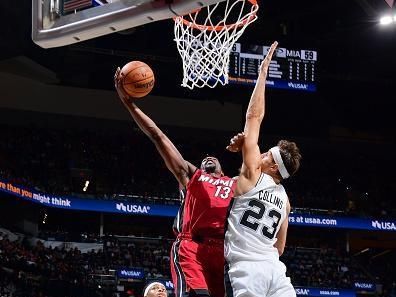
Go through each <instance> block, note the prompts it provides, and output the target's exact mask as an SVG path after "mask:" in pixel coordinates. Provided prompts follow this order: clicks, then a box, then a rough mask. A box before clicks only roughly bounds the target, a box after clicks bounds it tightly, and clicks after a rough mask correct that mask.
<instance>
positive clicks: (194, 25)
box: [173, 0, 257, 31]
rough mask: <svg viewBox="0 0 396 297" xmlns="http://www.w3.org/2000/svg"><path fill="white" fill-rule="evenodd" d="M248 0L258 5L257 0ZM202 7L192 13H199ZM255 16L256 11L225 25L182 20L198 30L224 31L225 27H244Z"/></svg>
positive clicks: (228, 28) (253, 4)
mask: <svg viewBox="0 0 396 297" xmlns="http://www.w3.org/2000/svg"><path fill="white" fill-rule="evenodd" d="M248 2H249V3H250V4H252V6H256V5H257V0H248ZM201 9H202V8H198V9H197V10H194V11H192V12H190V14H192V13H198V12H200V11H201ZM255 16H256V12H255V13H253V14H252V15H251V16H249V17H248V18H247V19H246V20H243V21H242V22H239V23H234V24H229V25H223V26H205V25H198V24H194V23H192V22H189V21H187V20H185V19H184V18H183V19H182V22H183V24H184V25H186V26H187V27H193V28H194V29H197V30H200V31H204V30H208V31H222V30H223V29H224V28H226V29H227V30H230V29H234V28H235V27H242V26H244V25H245V24H246V23H249V22H250V21H251V20H252V19H253V18H254V17H255ZM173 20H176V17H174V18H173Z"/></svg>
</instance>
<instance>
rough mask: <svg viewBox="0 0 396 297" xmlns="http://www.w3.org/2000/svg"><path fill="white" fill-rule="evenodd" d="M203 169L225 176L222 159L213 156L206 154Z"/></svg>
mask: <svg viewBox="0 0 396 297" xmlns="http://www.w3.org/2000/svg"><path fill="white" fill-rule="evenodd" d="M201 169H202V170H203V171H205V172H206V173H208V174H214V175H219V176H223V175H224V174H223V170H222V169H221V164H220V161H219V160H218V159H217V158H216V157H213V156H206V157H205V158H204V159H203V160H202V162H201Z"/></svg>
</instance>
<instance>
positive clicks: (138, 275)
mask: <svg viewBox="0 0 396 297" xmlns="http://www.w3.org/2000/svg"><path fill="white" fill-rule="evenodd" d="M117 276H118V278H123V279H144V277H145V274H144V270H143V269H141V268H122V269H118V270H117Z"/></svg>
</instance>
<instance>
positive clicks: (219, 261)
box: [114, 69, 236, 297]
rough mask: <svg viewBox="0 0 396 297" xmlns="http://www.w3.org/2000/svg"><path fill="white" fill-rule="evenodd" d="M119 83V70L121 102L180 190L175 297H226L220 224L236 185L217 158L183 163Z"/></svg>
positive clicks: (174, 255)
mask: <svg viewBox="0 0 396 297" xmlns="http://www.w3.org/2000/svg"><path fill="white" fill-rule="evenodd" d="M122 79H123V77H122V75H121V74H120V70H119V69H117V72H116V74H115V77H114V81H115V87H116V90H117V92H118V95H119V97H120V99H121V101H122V102H123V104H124V105H125V107H126V108H127V109H128V111H129V113H130V114H131V116H132V118H133V119H134V120H135V122H136V124H137V125H138V126H139V127H140V129H141V130H142V131H143V132H144V133H145V134H146V135H147V136H148V137H149V138H150V140H151V141H152V142H153V143H154V144H155V146H156V148H157V150H158V152H159V153H160V155H161V157H162V158H163V159H164V161H165V164H166V166H167V168H168V169H169V170H170V171H171V172H172V173H173V175H174V176H175V178H176V179H177V180H178V182H179V184H180V185H181V188H182V189H183V190H184V192H183V194H184V196H185V199H184V202H183V203H184V207H183V208H182V209H181V212H180V213H179V214H180V215H178V217H177V218H176V219H177V220H176V222H177V224H176V226H174V230H175V231H176V233H177V234H178V235H177V239H176V241H175V242H174V244H173V246H172V251H171V271H172V279H173V283H174V285H175V294H176V297H183V296H189V297H192V296H211V297H224V295H225V291H224V223H225V221H226V214H227V210H228V206H229V203H230V201H231V198H232V196H233V194H234V190H235V186H236V181H235V180H234V179H233V178H231V177H227V176H224V174H223V171H222V169H221V165H220V162H219V160H218V159H217V158H215V157H212V156H210V157H206V158H205V159H204V160H203V161H202V162H201V165H200V168H197V167H196V166H194V165H193V164H191V163H190V162H188V161H186V160H184V158H183V156H182V155H181V154H180V152H179V151H178V150H177V148H176V147H175V146H174V145H173V143H172V142H171V141H170V140H169V138H168V137H167V136H166V135H165V134H164V133H163V132H162V131H161V129H160V128H158V126H157V125H156V124H155V123H154V122H153V121H152V120H151V119H150V118H149V117H148V116H147V115H146V114H145V113H144V112H143V111H142V110H141V109H140V108H138V107H137V106H136V105H135V103H133V101H132V100H133V98H131V97H130V96H128V95H127V94H126V93H125V92H124V91H123V89H122V84H121V81H122ZM175 227H176V228H175Z"/></svg>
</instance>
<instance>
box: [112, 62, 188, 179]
mask: <svg viewBox="0 0 396 297" xmlns="http://www.w3.org/2000/svg"><path fill="white" fill-rule="evenodd" d="M121 81H122V76H121V71H120V68H118V69H117V71H116V73H115V75H114V84H115V88H116V90H117V93H118V96H119V97H120V99H121V101H122V103H123V104H124V105H125V107H126V108H127V109H128V111H129V113H130V114H131V116H132V118H133V119H134V120H135V122H136V124H137V125H138V126H139V128H140V129H141V130H142V131H143V132H144V134H146V135H147V136H148V137H149V138H150V140H151V141H152V142H153V143H154V144H155V147H156V148H157V150H158V152H159V153H160V155H161V157H162V159H164V161H165V164H166V166H167V167H168V169H169V170H170V171H171V172H172V173H173V175H174V176H175V177H176V179H177V180H178V181H179V183H180V184H181V185H183V186H186V185H187V183H188V181H189V178H190V176H192V174H193V173H194V172H195V170H196V167H195V166H194V165H192V164H191V163H190V162H188V161H186V160H184V158H183V156H182V155H181V154H180V152H179V150H178V149H177V148H176V147H175V146H174V144H173V143H172V141H171V140H170V139H169V138H168V137H167V136H166V135H165V133H163V132H162V130H161V129H160V128H159V127H158V126H157V125H156V124H155V123H154V121H153V120H152V119H151V118H150V117H148V116H147V115H146V114H145V113H144V112H143V111H142V110H141V109H140V108H139V107H137V106H136V104H135V103H133V98H131V97H130V96H129V95H128V94H126V93H125V92H124V90H123V88H122V84H121Z"/></svg>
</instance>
